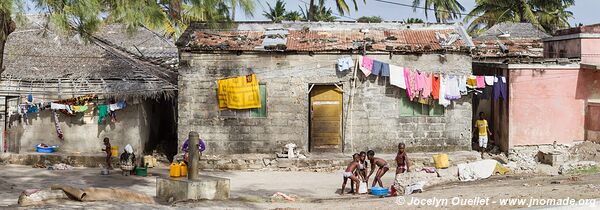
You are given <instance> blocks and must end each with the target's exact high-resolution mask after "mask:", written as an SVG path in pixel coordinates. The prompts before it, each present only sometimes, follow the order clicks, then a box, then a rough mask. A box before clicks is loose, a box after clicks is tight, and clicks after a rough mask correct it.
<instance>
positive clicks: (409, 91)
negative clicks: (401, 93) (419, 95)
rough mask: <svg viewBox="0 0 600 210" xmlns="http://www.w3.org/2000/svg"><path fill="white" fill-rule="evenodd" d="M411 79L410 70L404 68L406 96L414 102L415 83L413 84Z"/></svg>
mask: <svg viewBox="0 0 600 210" xmlns="http://www.w3.org/2000/svg"><path fill="white" fill-rule="evenodd" d="M411 78H412V77H411V76H410V69H409V68H406V67H404V84H405V85H406V95H408V98H409V99H410V100H411V101H412V100H413V97H414V95H413V92H412V87H413V83H411ZM413 81H414V80H413Z"/></svg>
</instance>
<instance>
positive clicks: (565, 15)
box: [535, 3, 573, 32]
mask: <svg viewBox="0 0 600 210" xmlns="http://www.w3.org/2000/svg"><path fill="white" fill-rule="evenodd" d="M570 6H572V4H568V3H565V4H563V5H560V6H557V7H554V8H541V9H540V10H538V11H536V12H535V15H536V16H537V17H538V22H539V23H540V25H541V26H542V28H544V30H545V31H548V32H553V31H556V30H558V29H562V28H568V27H571V25H570V24H569V19H571V18H573V12H571V11H567V10H566V9H567V8H568V7H570Z"/></svg>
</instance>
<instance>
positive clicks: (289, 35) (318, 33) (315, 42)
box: [179, 24, 470, 52]
mask: <svg viewBox="0 0 600 210" xmlns="http://www.w3.org/2000/svg"><path fill="white" fill-rule="evenodd" d="M398 25H399V26H401V24H398ZM318 29H319V30H310V28H308V27H303V28H298V27H288V28H283V27H282V28H273V29H260V30H221V31H215V30H209V29H196V30H194V34H195V37H193V39H191V41H189V42H187V43H185V44H183V46H184V48H187V49H189V50H193V51H288V52H309V51H310V52H324V51H348V50H356V49H359V48H360V47H361V46H362V43H363V41H365V40H366V41H367V42H368V44H367V47H368V50H370V51H390V52H427V51H438V50H450V51H460V50H465V49H468V48H469V47H470V46H467V44H465V43H470V37H468V39H469V40H468V42H466V41H465V40H464V39H465V37H463V36H462V35H461V34H460V32H459V31H458V30H457V29H456V28H451V27H450V28H449V27H445V28H442V27H431V28H427V27H421V28H416V29H410V28H407V27H397V29H394V27H388V28H371V29H369V32H368V33H366V34H365V33H363V32H361V30H360V29H358V28H349V27H347V26H346V28H341V29H339V30H335V29H331V30H326V29H323V28H318ZM436 34H439V35H441V36H436ZM179 46H180V47H181V46H182V44H181V43H180V44H179Z"/></svg>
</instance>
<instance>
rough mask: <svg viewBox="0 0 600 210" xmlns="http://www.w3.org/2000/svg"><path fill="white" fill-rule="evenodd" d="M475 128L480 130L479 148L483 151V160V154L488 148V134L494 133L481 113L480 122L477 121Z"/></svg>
mask: <svg viewBox="0 0 600 210" xmlns="http://www.w3.org/2000/svg"><path fill="white" fill-rule="evenodd" d="M475 128H477V129H478V130H479V148H480V150H481V158H482V159H483V152H485V149H486V148H487V143H488V134H491V133H492V132H490V127H489V126H488V122H487V120H485V114H484V113H483V112H479V120H477V121H475Z"/></svg>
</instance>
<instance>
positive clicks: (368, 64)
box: [359, 56, 373, 77]
mask: <svg viewBox="0 0 600 210" xmlns="http://www.w3.org/2000/svg"><path fill="white" fill-rule="evenodd" d="M359 61H361V62H360V70H361V71H362V72H363V74H365V76H367V77H368V76H369V75H371V71H373V59H371V58H369V57H367V56H361V57H360V58H359Z"/></svg>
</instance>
